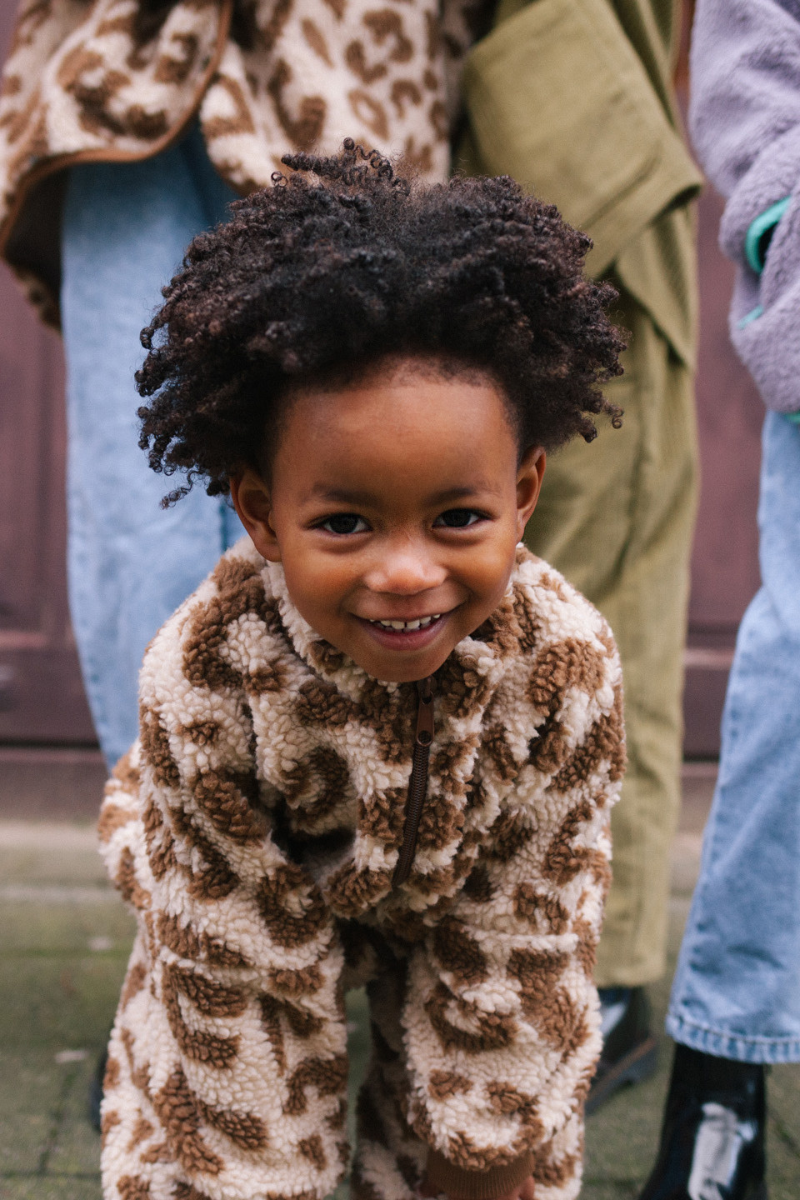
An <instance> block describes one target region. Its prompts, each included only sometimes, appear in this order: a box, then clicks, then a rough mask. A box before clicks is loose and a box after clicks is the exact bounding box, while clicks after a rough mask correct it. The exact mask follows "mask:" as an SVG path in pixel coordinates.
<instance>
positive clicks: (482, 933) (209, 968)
mask: <svg viewBox="0 0 800 1200" xmlns="http://www.w3.org/2000/svg"><path fill="white" fill-rule="evenodd" d="M415 716H416V694H415V689H414V686H413V685H412V684H391V683H389V684H384V683H379V682H377V681H376V680H374V679H372V678H370V677H369V676H367V675H365V674H364V672H363V671H361V670H360V668H358V667H357V666H355V665H354V664H353V663H352V661H350V660H349V659H347V658H346V657H345V656H344V655H342V654H341V653H340V652H338V651H337V650H335V649H334V648H333V647H332V646H331V645H329V644H328V643H326V642H324V641H321V640H320V639H319V637H318V636H317V635H316V634H315V633H314V631H313V630H312V629H311V628H310V627H309V625H308V624H307V623H306V622H305V621H304V620H303V618H302V617H301V616H300V615H299V613H298V612H297V610H296V609H295V608H294V607H293V605H292V603H291V601H290V599H289V596H288V594H287V591H286V586H285V582H284V576H283V571H282V568H281V567H280V566H277V565H275V564H271V563H265V562H264V560H263V559H261V558H260V557H259V556H258V554H257V553H256V551H255V550H254V549H253V548H252V545H251V544H250V543H249V540H245V541H243V542H240V543H238V544H237V546H235V547H234V548H233V549H232V550H230V551H229V552H228V553H227V554H226V555H225V556H224V557H223V558H222V560H221V561H220V563H219V565H218V566H217V568H216V569H215V571H214V572H213V574H212V575H211V576H210V577H209V578H208V579H207V580H206V581H205V582H204V583H203V584H202V585H201V586H200V587H199V588H198V590H197V591H196V592H195V594H194V595H193V596H192V597H191V598H190V599H189V600H187V601H186V603H185V604H183V605H182V607H181V608H180V609H179V610H178V611H177V612H176V613H175V615H174V616H173V617H172V618H171V619H170V620H169V621H168V622H167V624H166V625H165V626H164V627H163V628H162V629H161V631H160V633H159V634H158V635H157V636H156V638H155V639H154V641H153V642H152V644H151V646H150V648H149V650H148V652H147V655H146V657H145V661H144V666H143V669H142V675H141V737H140V740H139V741H138V742H137V743H136V744H135V745H134V747H133V750H132V751H131V753H130V755H129V756H128V757H126V758H125V759H123V760H122V761H121V762H120V764H119V765H118V767H117V768H116V770H115V772H114V776H113V778H112V780H111V782H110V784H109V786H108V789H107V795H106V799H105V802H104V805H103V809H102V814H101V818H100V827H99V828H100V838H101V843H102V853H103V855H104V857H105V861H106V864H107V866H108V870H109V872H110V874H111V877H112V878H113V879H114V880H115V881H116V883H117V886H118V887H119V888H120V889H121V891H122V893H123V895H124V896H125V898H126V899H127V900H128V902H129V903H130V904H131V905H132V906H133V908H134V909H135V911H136V914H137V917H138V926H139V929H138V935H137V938H136V942H135V947H134V950H133V954H132V957H131V961H130V967H129V970H128V975H127V978H126V981H125V985H124V988H123V992H122V998H121V1001H120V1006H119V1011H118V1014H117V1018H116V1023H115V1026H114V1031H113V1033H112V1037H111V1044H110V1051H109V1062H108V1071H107V1075H106V1083H105V1099H104V1102H103V1110H102V1112H103V1140H104V1148H103V1156H102V1169H103V1188H104V1196H105V1197H106V1200H204V1198H205V1197H211V1200H223V1198H224V1200H256V1198H258V1200H264V1198H265V1197H267V1198H271V1200H276V1198H278V1197H294V1198H298V1200H323V1198H324V1197H326V1196H329V1195H330V1194H331V1192H332V1191H333V1189H334V1187H335V1186H336V1184H337V1183H338V1181H339V1180H340V1179H341V1178H342V1176H343V1174H344V1172H345V1168H346V1164H347V1161H348V1147H347V1144H346V1138H345V1132H344V1127H345V1113H346V1088H347V1058H346V1030H345V1016H344V1008H343V994H344V989H345V988H347V987H349V986H353V985H358V984H362V983H364V982H367V983H368V994H369V999H370V1005H371V1015H372V1022H373V1024H372V1039H373V1052H372V1061H371V1065H370V1067H369V1073H368V1078H367V1082H366V1084H365V1087H364V1091H363V1093H362V1098H361V1103H360V1108H359V1145H358V1148H357V1154H356V1162H355V1165H354V1171H353V1192H354V1195H355V1196H356V1197H359V1198H361V1200H411V1198H412V1197H413V1195H414V1189H415V1187H416V1185H417V1184H418V1182H419V1180H420V1177H421V1175H422V1173H423V1172H424V1170H425V1169H426V1163H427V1160H428V1155H429V1151H432V1152H433V1153H432V1154H431V1160H430V1164H429V1165H430V1170H431V1173H432V1176H433V1178H434V1180H435V1181H436V1182H437V1183H438V1184H439V1185H440V1186H449V1187H451V1188H452V1189H453V1190H454V1191H455V1192H456V1194H462V1193H461V1189H465V1190H464V1191H463V1194H464V1195H473V1196H480V1195H487V1194H497V1191H498V1190H506V1186H513V1182H519V1181H520V1180H521V1179H522V1178H524V1177H525V1176H526V1175H527V1174H528V1173H530V1172H531V1171H532V1172H533V1174H534V1175H535V1177H536V1180H537V1189H536V1196H537V1200H568V1198H571V1197H574V1196H576V1195H577V1193H578V1190H579V1186H580V1176H581V1156H582V1132H583V1100H584V1096H585V1094H586V1092H587V1089H588V1085H589V1081H590V1079H591V1076H592V1074H593V1070H594V1065H595V1061H596V1059H597V1055H598V1052H599V1048H600V1036H599V1032H598V1005H597V994H596V991H595V988H594V986H593V983H592V968H593V963H594V950H595V944H596V941H597V938H598V933H599V929H600V923H601V915H602V906H603V899H604V895H605V891H606V887H607V883H608V878H609V857H610V843H609V834H608V825H609V809H610V806H611V804H612V803H613V801H614V800H615V799H616V797H617V794H618V791H619V786H620V778H621V775H622V771H623V762H624V744H623V731H622V693H621V675H620V665H619V659H618V656H617V652H616V649H615V646H614V643H613V640H612V637H611V634H610V632H609V629H608V626H607V625H606V623H605V621H604V620H603V618H602V617H601V616H600V615H599V613H597V612H596V611H595V609H593V608H592V607H591V605H590V604H589V603H588V602H587V601H586V600H584V599H583V598H582V597H581V596H579V595H578V594H577V593H576V592H575V591H574V590H573V589H572V588H571V587H570V586H569V584H567V583H566V582H565V581H564V579H563V578H561V576H559V575H558V574H557V573H556V572H555V571H554V570H552V569H551V568H550V567H548V566H547V565H546V564H545V563H543V562H542V561H540V560H539V559H536V558H534V557H533V556H532V555H531V554H530V553H529V552H528V551H526V550H524V548H522V547H520V548H519V550H518V556H517V565H516V567H515V570H514V573H513V576H512V580H511V583H510V586H509V589H508V592H507V594H506V597H505V598H504V600H503V602H502V604H501V605H500V607H499V608H498V610H497V611H496V613H494V614H493V616H492V617H491V618H490V619H489V620H488V621H487V622H486V623H485V624H484V625H483V626H481V628H480V629H479V630H477V631H476V632H475V633H474V634H473V635H472V636H471V637H469V638H466V639H464V640H463V641H462V642H460V643H459V645H458V646H457V647H456V649H455V650H454V651H453V653H452V655H451V656H450V657H449V658H448V660H447V661H446V662H445V664H444V665H443V666H442V668H441V669H440V670H439V671H438V672H437V676H436V698H435V735H434V740H433V745H432V753H431V766H430V784H429V792H428V798H427V801H426V805H425V809H424V812H423V816H422V820H421V824H420V829H419V840H418V845H417V852H416V858H415V861H414V865H413V869H412V873H411V875H410V877H409V879H408V881H407V883H405V884H404V885H403V886H402V887H400V888H399V889H396V890H392V884H391V877H392V870H393V868H394V865H395V862H396V860H397V856H398V849H399V846H400V843H401V840H402V834H403V819H404V807H405V799H406V792H407V787H408V781H409V774H410V768H411V757H412V744H413V730H414V721H415ZM493 1172H494V1174H492V1173H493ZM510 1181H512V1182H510ZM500 1184H504V1185H505V1186H503V1187H500ZM495 1189H496V1190H495Z"/></svg>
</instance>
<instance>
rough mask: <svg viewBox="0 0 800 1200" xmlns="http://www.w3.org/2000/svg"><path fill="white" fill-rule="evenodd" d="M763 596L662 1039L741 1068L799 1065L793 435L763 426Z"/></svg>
mask: <svg viewBox="0 0 800 1200" xmlns="http://www.w3.org/2000/svg"><path fill="white" fill-rule="evenodd" d="M759 528H760V535H761V543H760V554H761V578H762V586H761V589H760V590H759V592H758V593H757V595H756V597H755V599H754V600H753V601H752V603H751V604H750V607H749V608H748V610H747V612H746V613H745V616H744V619H743V621H742V625H741V628H740V630H739V637H738V640H737V644H736V654H735V657H734V662H733V669H732V671H731V677H730V682H729V684H728V695H727V698H726V702H725V714H724V717H723V724H722V757H721V761H720V772H719V780H718V783H717V791H716V795H715V797H714V804H713V807H712V810H711V815H710V817H709V822H708V827H707V829H706V834H705V841H704V845H703V860H702V865H701V871H700V880H699V882H698V885H697V888H696V890H695V894H694V899H693V902H692V909H691V913H690V916H689V923H688V926H687V928H686V933H685V934H684V939H683V945H682V947H681V955H680V959H679V963H678V971H677V974H676V976H675V982H674V984H673V988H672V999H671V1002H670V1011H669V1015H668V1017H667V1032H668V1033H670V1034H671V1035H672V1037H674V1038H675V1039H676V1041H679V1042H682V1043H684V1044H685V1045H687V1046H691V1047H692V1048H693V1049H695V1050H701V1051H705V1052H706V1053H709V1054H715V1055H718V1056H720V1057H723V1058H732V1059H737V1060H740V1061H744V1062H754V1063H777V1062H796V1061H800V427H798V426H797V425H795V424H792V423H791V422H790V421H788V420H787V419H786V418H785V417H784V416H781V415H780V414H778V413H769V414H768V416H767V420H766V424H765V426H764V439H763V460H762V468H761V500H760V505H759Z"/></svg>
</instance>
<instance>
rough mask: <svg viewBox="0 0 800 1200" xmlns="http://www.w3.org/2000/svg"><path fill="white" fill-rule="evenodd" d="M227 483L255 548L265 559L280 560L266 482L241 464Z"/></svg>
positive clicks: (255, 472)
mask: <svg viewBox="0 0 800 1200" xmlns="http://www.w3.org/2000/svg"><path fill="white" fill-rule="evenodd" d="M230 486H231V499H232V500H233V506H234V508H235V509H236V512H237V513H238V514H239V520H240V521H241V522H242V524H243V525H244V527H245V529H246V530H247V532H248V533H249V534H250V537H251V538H252V541H253V545H254V546H255V548H256V550H257V551H258V553H259V554H260V555H261V557H262V558H266V559H268V560H269V562H280V561H281V551H280V546H279V545H278V539H277V536H276V534H275V530H274V529H273V527H272V501H271V499H270V494H269V488H268V487H267V485H266V483H265V482H264V480H263V479H262V478H261V476H260V475H259V474H258V472H257V471H254V470H253V469H252V468H251V467H245V469H244V470H243V471H242V473H241V474H240V475H233V476H231V479H230Z"/></svg>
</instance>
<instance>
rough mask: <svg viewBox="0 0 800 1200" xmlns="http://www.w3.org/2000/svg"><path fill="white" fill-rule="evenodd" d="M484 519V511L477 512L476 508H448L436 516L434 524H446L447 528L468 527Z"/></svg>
mask: <svg viewBox="0 0 800 1200" xmlns="http://www.w3.org/2000/svg"><path fill="white" fill-rule="evenodd" d="M483 519H484V517H483V513H479V512H476V511H475V509H474V508H448V510H447V512H443V513H442V514H441V516H439V517H437V518H436V520H435V521H434V525H439V526H442V525H444V526H445V527H446V528H447V529H466V528H467V527H468V526H469V525H474V524H475V522H476V521H482V520H483Z"/></svg>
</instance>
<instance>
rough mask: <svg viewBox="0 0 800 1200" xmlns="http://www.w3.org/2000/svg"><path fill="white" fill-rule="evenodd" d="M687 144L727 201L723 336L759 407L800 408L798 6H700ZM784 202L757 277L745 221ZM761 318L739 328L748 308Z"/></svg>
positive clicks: (756, 0) (759, 1)
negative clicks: (729, 280)
mask: <svg viewBox="0 0 800 1200" xmlns="http://www.w3.org/2000/svg"><path fill="white" fill-rule="evenodd" d="M690 124H691V131H692V138H693V141H694V144H695V147H696V148H697V151H698V154H699V156H700V158H701V160H702V163H703V166H704V167H705V169H706V172H707V174H708V176H709V178H710V179H711V181H712V182H713V183H714V184H715V186H716V187H717V188H718V189H719V190H720V191H721V192H722V194H723V195H724V196H725V197H726V198H727V200H728V203H727V207H726V209H725V214H724V216H723V219H722V225H721V229H720V243H721V246H722V249H723V250H724V251H725V253H726V254H727V255H728V257H729V258H732V259H733V261H734V262H735V263H736V264H737V265H738V267H739V270H738V273H737V279H736V287H735V290H734V295H733V301H732V304H731V338H732V339H733V343H734V345H735V346H736V349H737V350H738V352H739V354H740V356H741V358H742V359H743V361H744V362H745V363H746V365H747V366H748V367H749V369H750V371H751V372H752V375H753V378H754V379H755V381H756V383H757V384H758V387H759V390H760V391H761V395H762V397H763V399H764V402H765V403H766V405H767V406H768V407H769V408H772V409H775V410H777V411H778V412H794V411H796V410H798V409H800V383H799V382H798V381H799V380H800V338H798V313H799V312H800V5H799V4H798V2H797V0H699V3H698V6H697V10H696V17H695V25H694V31H693V35H692V98H691V108H690ZM786 196H791V198H792V199H791V203H790V205H789V208H788V210H787V211H786V213H785V214H784V216H783V217H782V219H781V221H780V223H779V225H778V227H777V229H776V230H775V233H774V235H773V238H772V242H771V244H770V248H769V252H768V254H767V260H766V264H765V267H764V271H763V273H762V275H761V276H760V277H759V276H758V275H757V274H756V273H755V272H754V271H753V270H752V269H751V267H750V266H749V265H748V263H747V261H746V259H745V250H744V242H745V235H746V234H747V230H748V229H749V227H750V225H751V224H752V222H753V220H754V219H755V218H756V217H757V216H759V215H760V214H761V213H763V212H765V211H766V209H768V208H769V207H770V206H771V205H772V204H774V203H775V201H777V200H783V199H784V197H786ZM757 308H760V309H762V310H763V311H762V314H761V315H760V316H759V317H758V318H757V319H756V320H751V321H749V322H748V323H747V324H745V325H744V326H742V327H741V328H740V323H741V321H742V319H743V318H744V317H746V316H747V315H748V314H749V313H752V312H753V311H754V310H755V309H757Z"/></svg>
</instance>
